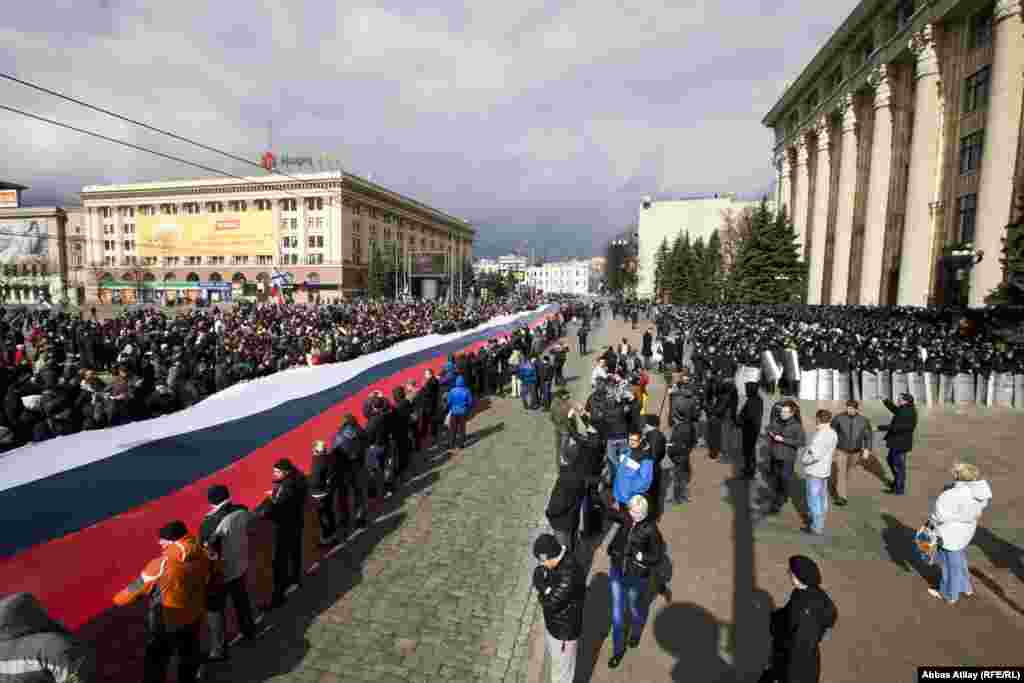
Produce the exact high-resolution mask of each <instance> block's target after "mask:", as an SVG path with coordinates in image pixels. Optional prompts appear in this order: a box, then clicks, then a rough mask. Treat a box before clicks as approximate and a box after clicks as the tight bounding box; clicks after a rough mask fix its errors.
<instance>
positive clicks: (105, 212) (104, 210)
mask: <svg viewBox="0 0 1024 683" xmlns="http://www.w3.org/2000/svg"><path fill="white" fill-rule="evenodd" d="M100 216H102V217H103V218H110V207H109V206H101V207H100Z"/></svg>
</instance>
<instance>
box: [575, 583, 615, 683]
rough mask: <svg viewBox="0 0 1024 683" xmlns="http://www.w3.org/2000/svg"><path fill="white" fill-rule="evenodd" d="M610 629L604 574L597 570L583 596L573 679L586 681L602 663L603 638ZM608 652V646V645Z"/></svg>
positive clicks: (608, 600)
mask: <svg viewBox="0 0 1024 683" xmlns="http://www.w3.org/2000/svg"><path fill="white" fill-rule="evenodd" d="M611 630H612V601H611V589H610V587H609V582H608V574H607V573H605V572H601V573H599V574H595V575H594V576H592V577H591V578H590V584H589V585H588V586H587V599H586V602H585V603H584V607H583V636H582V637H581V638H580V645H579V650H578V651H577V652H578V654H577V656H576V683H586V681H589V680H590V678H591V676H593V675H594V669H595V668H596V667H598V666H602V663H601V662H600V661H598V660H599V659H600V657H601V648H602V646H603V645H604V641H605V639H607V638H608V637H609V634H610V633H611ZM608 653H609V655H610V653H611V648H608Z"/></svg>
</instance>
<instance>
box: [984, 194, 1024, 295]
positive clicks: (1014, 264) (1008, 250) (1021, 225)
mask: <svg viewBox="0 0 1024 683" xmlns="http://www.w3.org/2000/svg"><path fill="white" fill-rule="evenodd" d="M1016 209H1017V211H1016V213H1017V217H1016V220H1014V221H1013V222H1011V223H1010V224H1009V225H1007V226H1006V237H1004V238H1003V240H1002V241H1003V248H1002V249H1001V250H1000V251H1001V252H1002V258H1000V259H999V263H1001V264H1002V266H1003V281H1002V282H1001V283H1000V284H999V286H998V287H996V288H995V289H993V290H992V291H991V292H990V293H989V295H988V296H986V297H985V303H987V304H990V305H999V304H1010V305H1014V306H1020V305H1024V189H1022V190H1021V193H1020V194H1019V195H1017V206H1016ZM990 258H991V257H990Z"/></svg>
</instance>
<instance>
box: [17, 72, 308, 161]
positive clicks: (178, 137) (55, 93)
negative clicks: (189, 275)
mask: <svg viewBox="0 0 1024 683" xmlns="http://www.w3.org/2000/svg"><path fill="white" fill-rule="evenodd" d="M0 78H4V79H7V80H8V81H12V82H14V83H17V84H19V85H24V86H25V87H27V88H32V89H34V90H38V91H39V92H43V93H46V94H47V95H52V96H54V97H59V98H60V99H62V100H66V101H68V102H73V103H75V104H77V105H79V106H82V107H86V108H87V109H92V110H93V111H98V112H100V113H101V114H106V115H107V116H112V117H114V118H115V119H119V120H121V121H124V122H125V123H131V124H133V125H135V126H141V127H142V128H145V129H146V130H151V131H153V132H154V133H160V134H161V135H166V136H168V137H171V138H174V139H175V140H180V141H181V142H187V143H188V144H190V145H195V146H196V147H199V148H201V149H205V150H206V151H208V152H213V153H214V154H220V155H222V156H226V157H228V158H229V159H234V160H235V161H239V162H241V163H243V164H249V165H250V166H255V167H257V168H260V169H263V170H266V168H265V167H264V166H263V165H262V164H260V163H258V162H255V161H253V160H252V159H246V158H245V157H240V156H238V155H235V154H232V153H231V152H225V151H224V150H222V149H217V148H216V147H211V146H209V145H205V144H203V143H201V142H197V141H195V140H192V139H191V138H187V137H185V136H183V135H178V134H177V133H172V132H170V131H168V130H164V129H163V128H158V127H156V126H153V125H150V124H148V123H144V122H142V121H136V120H135V119H133V118H129V117H127V116H123V115H121V114H118V113H117V112H114V111H110V110H109V109H104V108H103V107H99V106H97V105H95V104H89V103H88V102H84V101H82V100H80V99H78V98H77V97H72V96H70V95H65V94H64V93H61V92H58V91H56V90H52V89H50V88H46V87H44V86H41V85H39V84H38V83H32V82H30V81H26V80H24V79H21V78H18V77H16V76H12V75H11V74H7V73H3V72H0ZM277 174H278V175H281V176H284V177H285V178H291V179H292V180H298V181H302V179H301V178H296V177H295V176H290V175H288V174H286V173H280V172H278V173H277Z"/></svg>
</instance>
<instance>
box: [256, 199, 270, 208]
mask: <svg viewBox="0 0 1024 683" xmlns="http://www.w3.org/2000/svg"><path fill="white" fill-rule="evenodd" d="M256 210H257V211H270V200H269V199H257V200H256Z"/></svg>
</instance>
